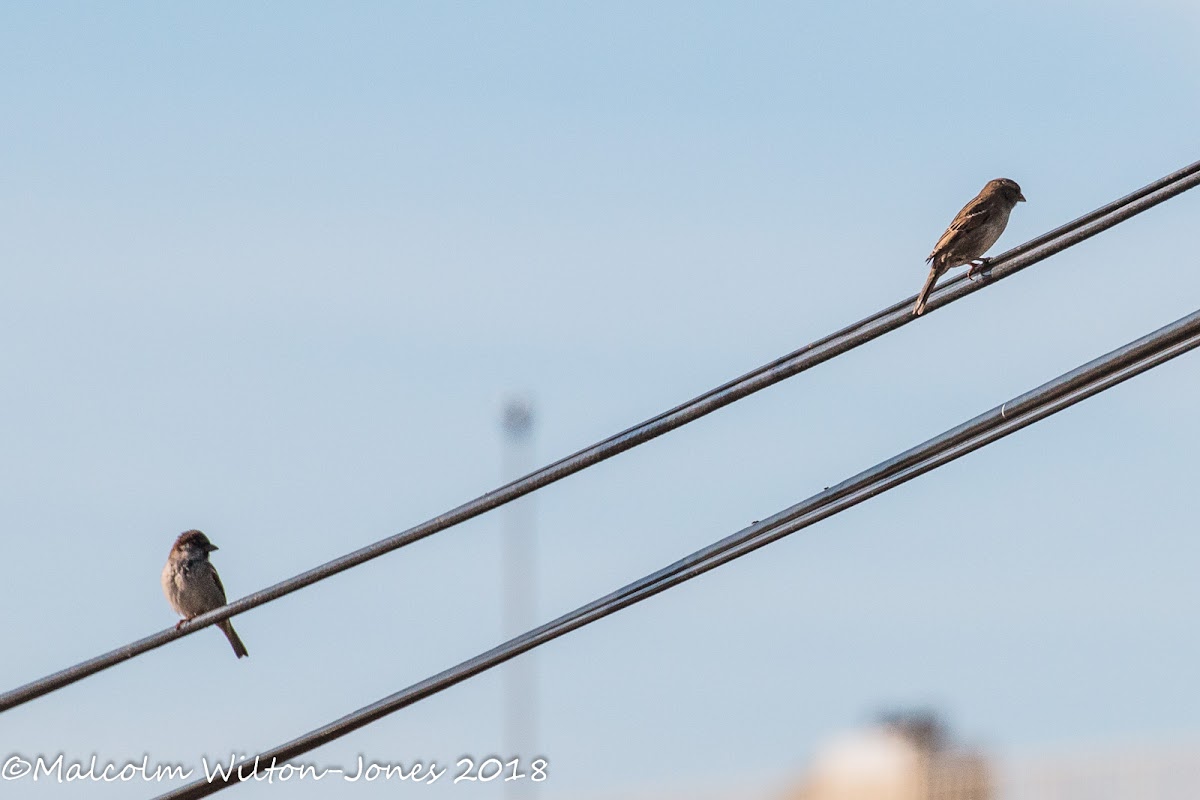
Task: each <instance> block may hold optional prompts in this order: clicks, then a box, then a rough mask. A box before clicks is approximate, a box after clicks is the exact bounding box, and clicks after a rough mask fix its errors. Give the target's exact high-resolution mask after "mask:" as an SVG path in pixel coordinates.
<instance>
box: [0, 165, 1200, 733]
mask: <svg viewBox="0 0 1200 800" xmlns="http://www.w3.org/2000/svg"><path fill="white" fill-rule="evenodd" d="M1198 184H1200V161H1197V162H1195V163H1194V164H1190V165H1189V166H1187V167H1184V168H1182V169H1180V170H1177V171H1175V172H1173V173H1171V174H1170V175H1166V176H1164V177H1162V178H1160V179H1159V180H1157V181H1155V182H1153V183H1151V184H1148V185H1147V186H1144V187H1142V188H1141V189H1138V190H1137V191H1135V192H1133V193H1131V194H1129V195H1126V196H1125V197H1122V198H1119V199H1117V200H1114V201H1113V202H1111V203H1108V204H1107V205H1105V206H1101V207H1100V208H1097V209H1096V210H1094V211H1092V212H1089V213H1088V214H1085V215H1083V216H1082V217H1079V218H1078V219H1075V220H1072V221H1071V222H1068V223H1066V224H1065V225H1062V226H1060V227H1058V228H1055V229H1054V230H1051V231H1048V232H1047V233H1044V234H1042V235H1041V236H1038V237H1036V238H1034V239H1032V240H1030V241H1028V242H1026V243H1024V244H1021V245H1018V246H1017V247H1014V248H1013V249H1011V250H1009V251H1007V252H1005V253H1003V254H1001V255H999V256H997V257H996V258H994V259H992V261H991V262H990V264H989V268H988V269H987V270H986V271H985V272H984V278H983V280H977V281H970V280H967V278H966V276H965V275H959V276H957V277H955V278H953V279H951V280H948V281H946V282H945V283H944V284H943V285H942V286H940V287H939V288H938V289H936V290H935V291H934V292H933V294H932V296H931V297H930V299H929V303H928V305H927V310H926V312H925V315H924V316H928V314H929V313H930V312H932V311H934V310H936V309H937V308H940V307H941V306H943V305H946V304H947V303H951V302H954V301H955V300H957V299H959V298H960V297H964V296H966V295H968V294H971V293H972V292H976V291H979V290H980V289H982V288H983V287H984V286H987V285H989V284H990V283H993V282H995V281H998V280H1001V279H1003V278H1006V277H1008V276H1009V275H1012V274H1014V273H1017V272H1019V271H1021V270H1023V269H1025V268H1026V267H1029V266H1032V265H1033V264H1036V263H1038V262H1039V261H1042V260H1043V259H1046V258H1048V257H1050V256H1051V255H1054V254H1055V253H1058V252H1060V251H1061V250H1064V249H1066V248H1067V247H1071V246H1073V245H1075V244H1078V243H1079V242H1082V241H1084V240H1085V239H1088V238H1090V237H1092V236H1095V235H1096V234H1097V233H1100V232H1101V231H1104V230H1107V229H1108V228H1110V227H1112V226H1113V225H1116V224H1118V223H1120V222H1123V221H1125V220H1126V219H1129V218H1130V217H1132V216H1134V215H1136V214H1140V213H1141V212H1142V211H1145V210H1147V209H1149V208H1152V207H1154V206H1156V205H1158V204H1159V203H1162V202H1164V201H1166V200H1169V199H1170V198H1172V197H1175V196H1176V195H1178V194H1180V193H1182V192H1185V191H1187V190H1188V189H1191V188H1194V187H1195V186H1196V185H1198ZM915 301H916V296H915V295H914V296H913V297H910V298H909V299H907V300H904V301H901V302H899V303H896V304H894V305H892V306H890V307H888V308H886V309H884V310H882V311H880V312H878V313H876V314H874V315H872V316H870V317H867V318H865V319H863V320H860V321H859V322H856V323H854V324H853V325H850V326H848V327H846V328H843V329H841V330H840V331H837V332H836V333H833V334H830V335H829V336H826V337H825V338H823V339H819V340H817V341H816V342H813V343H812V344H809V345H807V346H805V347H802V348H800V349H799V350H796V351H794V352H792V353H789V354H788V355H786V356H783V357H782V358H779V359H776V360H775V361H772V362H770V363H769V364H765V365H763V366H761V367H759V368H758V369H755V370H753V371H751V372H748V373H746V374H745V375H743V376H741V377H740V378H736V379H735V380H732V381H729V382H728V383H725V384H723V385H722V386H719V387H717V388H715V389H712V390H710V391H708V392H705V393H704V394H702V395H700V396H698V397H696V398H694V399H692V400H689V401H688V402H686V403H683V404H682V405H679V406H676V407H675V408H673V409H671V410H669V411H666V412H663V413H662V414H659V415H658V416H656V417H652V418H651V419H649V420H646V421H645V422H642V423H640V424H638V425H635V426H633V427H632V428H629V429H627V430H625V431H622V432H621V433H618V434H616V435H614V436H610V437H609V438H607V439H604V440H603V441H601V442H598V443H596V444H594V445H591V446H589V447H586V448H584V449H582V450H580V451H578V452H576V453H574V454H573V455H570V456H567V457H565V458H562V459H559V460H558V461H555V462H553V463H552V464H550V465H548V466H545V467H542V468H541V469H538V470H535V471H534V472H531V473H529V474H528V475H526V476H525V477H523V478H519V479H517V480H515V481H512V482H511V483H508V484H505V485H504V486H502V487H500V488H499V489H494V490H493V491H491V492H488V493H486V494H483V495H480V496H479V497H477V498H475V499H474V500H471V501H470V502H467V503H464V504H462V505H460V506H458V507H457V508H454V509H452V510H450V511H447V512H446V513H444V514H441V515H440V516H437V517H434V518H432V519H430V520H427V521H425V522H423V523H421V524H419V525H416V526H414V527H412V528H409V529H408V530H406V531H403V532H401V533H398V534H395V535H393V536H390V537H388V538H386V539H381V540H380V541H378V542H375V543H374V544H370V545H367V546H366V547H362V548H360V549H358V550H355V551H353V552H351V553H348V554H346V555H344V556H341V557H339V558H336V559H334V560H332V561H329V562H326V563H325V564H322V565H320V566H317V567H314V568H313V569H310V570H308V571H306V572H302V573H300V574H299V575H295V576H293V577H291V578H288V579H286V580H283V581H280V582H279V583H277V584H275V585H273V586H270V587H267V588H266V589H262V590H259V591H257V592H254V593H253V594H249V595H246V596H245V597H243V598H241V599H239V600H236V601H234V602H232V603H229V604H228V605H225V606H222V607H221V608H218V609H214V610H213V611H209V612H208V613H206V614H201V615H200V616H198V617H196V618H195V619H193V620H192V621H191V622H190V623H189V624H187V625H185V626H183V628H182V629H180V630H178V631H176V630H175V629H174V628H168V629H166V630H163V631H160V632H158V633H156V634H153V635H151V636H147V637H145V638H143V639H139V640H137V641H135V642H131V643H129V644H127V645H124V646H122V647H119V648H117V649H115V650H112V651H110V652H108V653H105V654H103V655H100V656H96V657H94V658H91V659H88V660H87V661H83V662H80V663H79V664H76V665H75V666H73V667H69V668H67V669H64V670H61V671H59V672H55V673H52V674H50V675H47V676H45V677H43V678H40V679H38V680H35V681H32V682H30V683H27V684H25V685H24V686H20V687H18V688H16V689H12V690H10V691H8V692H5V693H4V694H0V712H3V711H7V710H8V709H10V708H13V707H15V706H18V705H21V704H23V703H27V702H29V701H30V700H33V699H35V698H37V697H41V696H42V695H44V694H48V693H49V692H52V691H56V690H58V689H60V688H62V687H64V686H67V685H70V684H72V683H74V682H76V681H79V680H82V679H83V678H86V677H88V676H89V675H93V674H95V673H97V672H100V671H101V670H104V669H108V668H109V667H112V666H115V665H117V664H119V663H121V662H123V661H125V660H127V659H130V658H133V657H134V656H137V655H140V654H142V653H145V652H147V651H149V650H153V649H155V648H157V647H162V646H163V645H165V644H167V643H169V642H171V641H174V640H176V639H178V638H180V637H183V636H188V635H190V634H192V633H195V632H196V631H198V630H200V629H202V628H205V627H208V626H209V625H213V624H215V623H217V622H220V621H221V620H224V619H228V618H229V617H232V616H234V615H236V614H241V613H243V612H246V611H249V610H250V609H252V608H256V607H258V606H260V605H263V604H264V603H269V602H272V601H274V600H277V599H279V598H280V597H283V596H284V595H287V594H290V593H292V592H294V591H297V590H299V589H302V588H304V587H306V586H310V585H312V584H314V583H316V582H318V581H321V580H324V579H325V578H328V577H331V576H333V575H336V574H338V573H340V572H344V571H345V570H348V569H350V568H351V567H356V566H358V565H360V564H363V563H366V562H367V561H370V560H371V559H374V558H377V557H379V556H381V555H384V554H385V553H390V552H391V551H393V550H397V549H399V548H401V547H405V546H406V545H409V544H412V543H413V542H416V541H419V540H421V539H424V538H425V537H427V536H431V535H433V534H435V533H438V532H439V531H443V530H445V529H447V528H450V527H452V526H454V525H457V524H459V523H461V522H465V521H466V520H469V519H472V518H473V517H476V516H478V515H480V514H483V513H484V512H486V511H490V510H492V509H494V508H497V507H498V506H501V505H504V504H505V503H508V502H511V501H513V500H516V499H517V498H519V497H522V496H524V495H526V494H529V493H530V492H533V491H535V490H537V489H540V488H542V487H544V486H548V485H549V484H551V483H554V482H556V481H559V480H561V479H563V478H565V477H567V476H568V475H573V474H574V473H576V472H579V471H580V470H583V469H586V468H588V467H590V466H593V465H595V464H598V463H600V462H601V461H604V460H606V459H609V458H612V457H613V456H615V455H618V454H620V453H623V452H625V451H626V450H629V449H631V448H633V447H636V446H638V445H640V444H643V443H645V442H648V441H650V440H651V439H655V438H657V437H659V436H662V435H663V434H664V433H667V432H669V431H672V430H674V429H676V428H679V427H681V426H683V425H686V424H688V423H690V422H694V421H695V420H697V419H699V418H701V417H703V416H705V415H707V414H711V413H712V412H713V411H716V410H717V409H720V408H723V407H724V406H727V405H729V404H730V403H733V402H736V401H738V400H741V399H743V398H745V397H748V396H749V395H751V394H754V393H755V392H759V391H761V390H763V389H766V388H767V387H769V386H773V385H774V384H776V383H779V382H780V381H782V380H785V379H787V378H790V377H792V376H794V375H797V374H799V373H801V372H804V371H805V370H808V369H810V368H811V367H814V366H816V365H818V364H821V363H823V362H825V361H828V360H830V359H831V358H834V357H836V356H839V355H841V354H843V353H845V352H848V351H850V350H852V349H854V348H856V347H858V346H860V345H863V344H866V343H867V342H869V341H871V340H873V339H875V338H877V337H879V336H882V335H883V334H885V333H888V332H889V331H893V330H895V329H897V328H899V327H901V326H903V325H907V324H908V323H909V322H911V321H912V320H913V319H914V317H912V315H911V314H910V311H909V310H910V308H911V307H912V305H913V303H914V302H915Z"/></svg>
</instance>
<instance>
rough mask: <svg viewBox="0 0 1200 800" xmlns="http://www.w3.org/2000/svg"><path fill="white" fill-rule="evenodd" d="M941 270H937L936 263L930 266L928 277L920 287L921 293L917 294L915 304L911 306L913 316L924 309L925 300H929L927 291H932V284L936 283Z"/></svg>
mask: <svg viewBox="0 0 1200 800" xmlns="http://www.w3.org/2000/svg"><path fill="white" fill-rule="evenodd" d="M942 272H944V270H939V269H938V268H937V264H934V265H933V267H932V268H930V270H929V277H928V278H926V279H925V285H924V286H922V287H921V293H920V294H918V295H917V304H916V305H915V306H913V316H916V317H919V316H921V313H922V312H923V311H925V302H926V301H927V300H929V293H930V292H932V291H933V285H934V284H935V283H937V279H938V278H939V277H940V276H941V274H942Z"/></svg>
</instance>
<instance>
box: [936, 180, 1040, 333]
mask: <svg viewBox="0 0 1200 800" xmlns="http://www.w3.org/2000/svg"><path fill="white" fill-rule="evenodd" d="M1024 202H1025V195H1023V194H1021V187H1020V186H1017V182H1016V181H1012V180H1009V179H1008V178H996V179H995V180H994V181H988V182H987V185H986V186H984V187H983V189H982V190H981V191H980V192H979V194H977V195H975V199H974V200H972V201H971V202H969V203H967V204H966V205H965V206H963V209H962V211H959V212H958V216H956V217H955V218H954V221H953V222H951V223H950V227H949V228H946V232H945V233H943V234H942V238H940V239H938V243H937V244H935V245H934V246H933V252H932V253H930V254H929V258H927V259H925V261H926V263H928V264H929V265H930V268H929V277H928V278H926V279H925V285H924V286H922V287H921V293H920V294H919V295H917V304H916V305H915V306H913V314H914V315H919V314H920V313H921V312H922V311H924V310H925V301H926V300H928V299H929V293H930V292H932V291H933V285H934V284H935V283H937V279H938V278H940V277H941V276H942V275H944V274H945V273H946V270H948V269H950V268H951V267H957V266H961V265H962V264H970V265H971V268H970V270H968V271H967V276H968V277H970V276H971V275H974V274H975V270H976V269H978V268H979V267H982V266H984V265H985V264H987V262H988V261H989V260H990V259H986V258H982V256H983V254H984V253H986V252H987V251H988V248H989V247H991V246H992V245H994V244H995V243H996V240H997V239H999V238H1000V234H1002V233H1004V228H1005V226H1006V225H1008V215H1009V214H1010V213H1012V210H1013V207H1014V206H1016V204H1017V203H1024Z"/></svg>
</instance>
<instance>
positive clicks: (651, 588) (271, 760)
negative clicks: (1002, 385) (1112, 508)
mask: <svg viewBox="0 0 1200 800" xmlns="http://www.w3.org/2000/svg"><path fill="white" fill-rule="evenodd" d="M1198 346H1200V311H1196V312H1194V313H1192V314H1190V315H1188V316H1186V317H1184V318H1182V319H1180V320H1178V321H1176V322H1174V323H1172V324H1170V325H1167V326H1166V327H1163V328H1160V329H1159V330H1157V331H1155V332H1153V333H1151V334H1149V335H1147V336H1144V337H1142V338H1141V339H1138V340H1136V341H1134V342H1131V343H1130V344H1128V345H1125V346H1124V347H1121V348H1118V349H1117V350H1114V351H1112V352H1110V353H1108V354H1106V355H1104V356H1101V357H1100V358H1097V359H1094V360H1093V361H1090V362H1088V363H1087V364H1084V365H1083V366H1081V367H1078V368H1077V369H1074V370H1072V371H1070V372H1068V373H1065V374H1063V375H1061V376H1059V377H1058V378H1055V379H1054V380H1052V381H1049V382H1048V383H1045V384H1042V385H1041V386H1039V387H1037V388H1036V389H1033V390H1032V391H1029V392H1026V393H1025V394H1023V395H1020V396H1018V397H1015V398H1013V399H1012V400H1009V401H1008V402H1006V403H1003V404H1001V405H999V406H996V407H995V408H993V409H991V410H990V411H987V412H985V413H983V414H980V415H979V416H977V417H975V418H974V419H971V420H969V421H967V422H965V423H963V424H961V425H959V426H957V427H955V428H951V429H950V430H948V431H946V432H945V433H943V434H941V435H939V436H935V437H934V438H932V439H929V440H928V441H926V442H924V443H922V444H920V445H918V446H916V447H913V448H911V449H910V450H907V451H905V452H903V453H901V454H900V455H898V456H895V457H894V458H891V459H889V460H887V461H884V462H881V463H880V464H877V465H876V466H874V467H872V468H870V469H868V470H865V471H863V472H860V473H859V474H858V475H855V476H854V477H852V478H849V479H847V480H845V481H843V482H842V483H840V484H837V485H836V486H832V487H830V488H828V489H826V490H824V491H822V492H820V493H818V494H816V495H813V496H812V497H810V498H808V499H807V500H804V501H802V502H800V503H797V504H796V505H794V506H792V507H790V508H788V509H785V510H784V511H781V512H779V513H778V514H775V515H774V516H772V517H769V518H767V519H764V520H762V521H760V522H757V523H755V524H753V525H750V526H749V527H746V528H744V529H742V530H740V531H738V532H737V533H734V534H732V535H730V536H727V537H725V538H724V539H721V540H720V541H718V542H716V543H714V544H712V545H709V546H708V547H705V548H703V549H701V550H697V551H696V552H694V553H692V554H691V555H689V556H687V557H685V558H683V559H680V560H679V561H676V562H675V563H673V564H671V565H670V566H667V567H664V568H663V569H660V570H658V571H657V572H654V573H652V574H650V575H647V576H646V577H644V578H642V579H640V580H638V581H635V582H633V583H631V584H628V585H627V586H625V587H623V588H621V589H619V590H617V591H615V592H612V593H611V594H609V595H606V596H605V597H602V598H600V599H599V600H595V601H593V602H591V603H588V604H587V605H584V606H581V607H580V608H577V609H575V610H574V611H572V612H570V613H568V614H565V615H563V616H561V617H559V618H558V619H555V620H553V621H552V622H548V623H546V624H544V625H541V626H539V627H537V628H534V629H533V630H530V631H527V632H526V633H524V634H521V635H520V636H517V637H515V638H513V639H510V640H508V641H507V642H505V643H503V644H501V645H499V646H497V647H494V648H492V649H491V650H488V651H487V652H485V653H482V654H480V655H478V656H476V657H474V658H471V659H469V660H467V661H464V662H462V663H460V664H458V665H457V666H455V667H452V668H450V669H447V670H445V671H443V672H440V673H438V674H437V675H434V676H433V677H430V678H427V679H425V680H423V681H421V682H419V683H415V684H413V685H412V686H410V687H408V688H407V689H404V690H402V691H400V692H397V693H395V694H393V695H390V696H388V697H385V698H383V699H382V700H379V701H378V702H375V703H372V704H371V705H368V706H365V707H363V708H361V709H359V710H357V711H355V712H353V713H351V714H347V715H346V716H344V717H342V718H340V719H338V720H335V721H334V722H331V723H329V724H328V725H325V726H323V727H321V728H317V729H316V730H313V731H311V732H309V733H306V734H304V735H303V736H301V737H299V738H297V739H293V740H292V741H290V742H287V743H286V744H282V745H279V746H278V747H275V748H272V749H271V750H267V751H265V752H263V753H260V754H259V755H257V756H254V757H251V758H248V759H246V760H244V761H243V762H241V763H240V764H239V765H238V766H239V767H242V768H243V769H244V770H245V772H244V773H242V774H240V775H239V774H238V773H236V772H235V773H233V774H232V775H231V776H230V778H229V779H228V780H226V779H221V778H218V779H216V780H214V781H212V782H211V783H210V782H209V781H207V780H198V781H195V782H193V783H190V784H187V785H185V786H181V787H179V788H178V789H175V790H174V791H171V792H167V793H165V794H162V795H159V797H158V798H157V800H192V799H193V798H200V797H207V796H209V795H211V794H214V793H216V792H218V791H220V790H222V789H224V788H227V787H229V786H232V785H234V784H236V783H238V782H239V781H240V780H247V779H250V778H251V777H252V776H253V774H254V773H253V771H252V768H253V767H254V765H257V768H258V769H259V770H266V769H269V768H271V767H273V766H275V765H277V764H281V763H286V762H289V761H290V760H292V759H295V758H296V757H298V756H300V755H303V754H304V753H307V752H309V751H310V750H313V749H314V748H316V747H319V746H321V745H323V744H327V743H328V742H331V741H334V740H336V739H339V738H341V737H343V736H346V735H347V734H349V733H351V732H352V731H355V730H358V729H359V728H362V727H364V726H366V725H368V724H370V723H372V722H375V721H377V720H379V719H382V718H383V717H385V716H387V715H389V714H392V713H395V712H396V711H399V710H400V709H402V708H405V707H407V706H410V705H412V704H414V703H416V702H418V701H420V700H423V699H425V698H427V697H430V696H432V695H434V694H437V693H438V692H441V691H443V690H445V689H448V688H450V687H451V686H454V685H456V684H458V683H461V682H462V681H465V680H467V679H468V678H471V677H473V676H475V675H478V674H480V673H482V672H484V671H486V670H488V669H491V668H493V667H495V666H498V665H499V664H503V663H504V662H506V661H508V660H510V659H512V658H515V657H516V656H518V655H520V654H521V653H524V652H527V651H529V650H532V649H533V648H535V647H538V646H540V645H542V644H545V643H546V642H549V641H551V640H553V639H556V638H558V637H560V636H563V635H564V634H566V633H569V632H571V631H573V630H575V629H577V628H580V627H583V626H584V625H588V624H590V623H592V622H595V621H597V620H599V619H602V618H604V617H606V616H608V615H610V614H613V613H615V612H617V611H619V610H620V609H622V608H626V607H628V606H631V605H634V604H635V603H639V602H641V601H642V600H645V599H647V598H649V597H653V596H654V595H656V594H658V593H659V592H662V591H665V590H667V589H670V588H672V587H674V586H678V585H679V584H681V583H684V582H685V581H688V580H691V579H692V578H695V577H697V576H698V575H702V574H704V573H705V572H708V571H709V570H712V569H715V568H717V567H719V566H721V565H723V564H726V563H728V562H730V561H732V560H734V559H737V558H740V557H742V556H744V555H746V554H747V553H750V552H753V551H754V550H757V549H758V548H760V547H763V546H765V545H767V544H770V543H771V542H774V541H777V540H779V539H781V538H783V537H784V536H787V535H789V534H791V533H795V532H796V531H799V530H802V529H804V528H806V527H808V526H810V525H812V524H814V523H816V522H819V521H820V520H822V519H825V518H827V517H830V516H833V515H834V514H838V513H840V512H842V511H844V510H846V509H848V508H851V507H853V506H855V505H858V504H859V503H861V502H863V501H864V500H867V499H868V498H871V497H874V496H876V495H878V494H881V493H883V492H886V491H888V490H889V489H892V488H894V487H896V486H899V485H900V484H902V483H905V482H907V481H910V480H912V479H913V478H915V477H917V476H919V475H923V474H924V473H926V472H929V471H930V470H933V469H937V468H938V467H940V466H943V465H945V464H947V463H949V462H951V461H954V460H956V459H958V458H961V457H962V456H964V455H966V454H968V453H971V452H973V451H975V450H978V449H979V448H981V447H984V446H986V445H988V444H990V443H992V442H994V441H996V440H998V439H1002V438H1004V437H1005V436H1008V435H1010V434H1012V433H1015V432H1016V431H1018V430H1020V429H1022V428H1024V427H1026V426H1028V425H1032V424H1033V423H1035V422H1038V421H1039V420H1042V419H1045V418H1046V417H1048V416H1051V415H1053V414H1056V413H1058V412H1059V411H1062V410H1063V409H1066V408H1069V407H1070V406H1072V405H1074V404H1076V403H1078V402H1081V401H1083V400H1085V399H1087V398H1089V397H1092V396H1094V395H1096V394H1099V393H1100V392H1103V391H1106V390H1107V389H1110V388H1112V387H1113V386H1116V385H1117V384H1119V383H1122V382H1124V381H1126V380H1129V379H1130V378H1132V377H1134V376H1136V375H1140V374H1141V373H1143V372H1145V371H1147V370H1150V369H1153V368H1154V367H1157V366H1159V365H1161V364H1163V363H1165V362H1167V361H1169V360H1171V359H1173V358H1175V357H1176V356H1179V355H1182V354H1183V353H1186V352H1188V351H1189V350H1193V349H1195V348H1196V347H1198Z"/></svg>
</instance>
